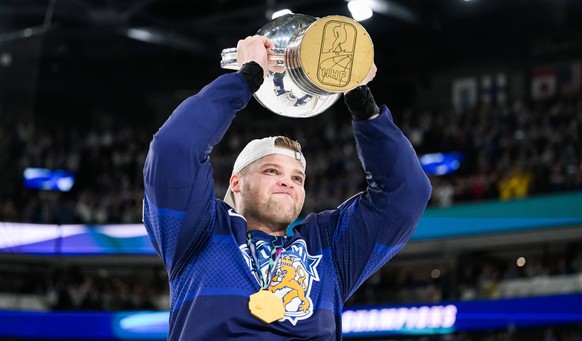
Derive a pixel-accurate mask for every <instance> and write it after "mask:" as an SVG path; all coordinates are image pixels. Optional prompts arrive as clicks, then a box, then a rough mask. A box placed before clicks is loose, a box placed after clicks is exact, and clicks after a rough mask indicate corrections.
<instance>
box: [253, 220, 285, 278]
mask: <svg viewBox="0 0 582 341" xmlns="http://www.w3.org/2000/svg"><path fill="white" fill-rule="evenodd" d="M284 242H285V237H282V238H279V237H277V236H275V239H273V240H272V241H271V253H270V255H269V267H268V268H267V280H264V278H263V272H262V271H261V265H260V264H259V257H258V256H257V248H256V245H255V242H254V240H253V236H252V235H251V232H250V231H249V232H247V245H248V247H249V250H250V251H251V256H252V263H253V267H254V268H255V271H256V272H257V274H258V276H259V281H260V282H261V283H260V284H261V289H267V288H268V287H269V285H270V284H271V281H272V279H273V271H274V270H275V264H276V262H277V258H279V254H280V253H281V251H282V249H283V243H284Z"/></svg>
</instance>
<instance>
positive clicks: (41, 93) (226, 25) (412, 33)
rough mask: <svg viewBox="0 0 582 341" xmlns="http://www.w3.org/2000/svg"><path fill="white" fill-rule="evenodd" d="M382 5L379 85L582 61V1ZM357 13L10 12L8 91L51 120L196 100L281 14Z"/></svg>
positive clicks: (162, 7)
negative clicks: (58, 112)
mask: <svg viewBox="0 0 582 341" xmlns="http://www.w3.org/2000/svg"><path fill="white" fill-rule="evenodd" d="M376 2H377V3H378V4H379V5H380V6H381V7H380V8H378V9H377V12H376V13H375V15H374V16H373V17H372V18H371V19H368V20H366V21H363V22H362V25H363V26H364V27H365V28H366V29H367V30H368V31H369V33H370V35H371V36H372V39H373V41H374V44H375V51H376V57H375V58H376V63H377V64H378V67H379V70H380V73H379V76H378V77H377V79H380V81H382V80H383V79H384V80H388V79H389V78H390V77H394V78H398V77H407V76H410V75H413V76H414V75H418V74H424V73H430V72H434V71H438V70H442V69H446V68H450V67H453V66H456V65H457V66H458V65H463V64H466V63H469V62H472V63H494V62H500V61H510V62H514V63H522V62H532V61H544V60H550V59H556V58H576V57H580V56H582V54H581V51H582V48H581V46H580V45H581V42H582V34H581V32H582V28H581V27H582V1H578V0H472V1H463V0H377V1H376ZM346 5H347V2H346V1H344V0H301V1H276V0H215V1H196V0H2V1H1V2H0V58H2V59H0V62H1V63H3V64H0V77H1V78H0V85H2V86H4V87H7V86H8V87H11V86H12V85H13V84H14V82H15V80H14V79H19V80H22V79H33V80H34V82H32V83H31V84H33V85H30V86H29V87H33V88H34V91H35V96H36V97H35V98H37V100H38V101H39V103H45V104H46V105H47V108H53V107H54V105H53V107H51V106H50V105H49V104H50V103H52V102H55V103H56V104H57V105H60V106H63V103H67V101H71V102H72V101H75V100H76V101H87V102H91V101H96V99H97V100H98V101H104V100H105V98H109V97H108V96H112V97H115V96H117V97H125V96H127V97H128V98H129V97H131V98H132V99H134V100H135V99H136V98H140V96H154V97H156V96H164V94H171V93H174V92H175V91H177V90H180V89H196V88H199V87H200V86H201V85H203V84H204V83H206V82H207V81H209V80H210V79H211V78H213V77H215V76H217V75H219V74H221V73H224V72H225V71H224V70H221V69H220V67H219V60H220V51H221V50H222V49H223V48H227V47H233V46H236V42H237V40H238V39H240V38H243V37H245V36H247V35H251V34H254V33H255V32H256V31H257V30H258V29H259V28H260V27H261V26H262V25H264V24H265V23H266V22H267V21H268V20H267V14H268V13H270V12H272V11H273V10H277V9H280V8H289V9H291V10H292V11H293V12H295V13H302V14H308V15H312V16H315V17H323V16H326V15H332V14H333V15H346V16H349V13H348V11H347V7H346ZM136 30H137V31H136ZM136 32H138V33H140V32H141V33H144V32H146V33H147V34H148V35H149V37H150V39H149V41H148V42H145V41H142V40H139V39H136V36H135V34H134V33H136ZM6 53H8V54H10V56H8V57H7V55H6ZM6 58H8V59H6ZM19 65H20V69H19ZM33 66H34V67H33ZM35 67H36V68H35ZM10 68H13V70H12V71H10ZM2 69H3V70H4V71H2ZM30 70H34V73H33V74H32V73H31V71H30ZM2 72H4V73H3V74H2ZM29 90H30V89H29ZM59 98H60V99H61V100H57V99H59ZM63 98H68V99H63ZM55 103H53V104H55Z"/></svg>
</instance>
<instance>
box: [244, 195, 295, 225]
mask: <svg viewBox="0 0 582 341" xmlns="http://www.w3.org/2000/svg"><path fill="white" fill-rule="evenodd" d="M245 201H246V202H245V204H244V206H243V212H241V214H242V215H243V216H244V217H245V218H246V219H247V220H255V221H260V222H262V223H265V224H267V225H268V226H271V227H272V228H273V230H274V231H283V230H286V229H287V226H289V225H290V224H291V223H292V222H294V221H295V220H296V219H297V217H299V213H300V212H297V211H298V210H297V209H296V208H295V206H294V207H293V208H292V209H289V210H283V209H281V207H280V205H279V204H278V203H276V202H275V201H274V200H271V199H269V200H268V201H267V202H266V203H264V204H259V203H257V202H256V201H254V200H245Z"/></svg>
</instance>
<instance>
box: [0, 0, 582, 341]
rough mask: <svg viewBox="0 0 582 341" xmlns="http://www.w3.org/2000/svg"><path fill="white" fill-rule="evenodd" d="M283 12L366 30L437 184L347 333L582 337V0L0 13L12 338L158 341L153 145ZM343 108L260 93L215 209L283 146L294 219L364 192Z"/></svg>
mask: <svg viewBox="0 0 582 341" xmlns="http://www.w3.org/2000/svg"><path fill="white" fill-rule="evenodd" d="M356 8H360V9H361V10H363V14H364V16H365V14H366V13H368V15H370V14H371V16H370V17H368V18H365V19H363V17H360V15H362V13H361V12H358V13H356V12H354V11H355V9H356ZM283 9H288V10H290V11H292V12H294V13H301V14H307V15H311V16H315V17H324V16H327V15H344V16H349V17H352V16H353V17H354V18H356V17H357V19H358V20H361V21H360V23H361V24H362V25H363V26H364V28H365V29H366V30H367V31H368V32H369V34H370V36H371V37H372V40H373V42H374V47H375V62H376V64H377V66H378V70H379V71H378V75H377V77H376V78H375V80H374V81H373V82H372V83H371V85H370V87H371V88H372V91H373V93H374V96H375V98H376V100H377V102H378V103H382V104H386V105H388V107H389V108H390V109H391V111H392V114H393V116H394V120H395V122H396V123H397V124H398V125H399V126H400V127H401V129H402V130H403V132H404V133H405V135H406V136H407V137H408V138H409V139H410V140H411V142H412V144H413V145H414V147H415V149H416V151H417V153H418V156H419V159H420V161H421V163H422V164H423V167H424V169H425V171H426V172H427V174H428V175H429V177H430V180H431V183H432V185H433V194H432V198H431V201H430V203H429V207H428V208H427V210H426V212H425V214H424V216H423V218H422V219H421V222H420V225H419V227H418V230H417V232H415V234H414V235H413V237H412V240H411V242H410V243H409V244H408V245H407V246H406V247H405V248H404V249H403V250H402V252H401V253H399V254H398V255H397V256H396V257H395V258H394V259H393V260H392V261H391V262H389V263H388V264H387V265H386V266H385V267H384V268H383V269H382V270H381V271H380V272H378V273H377V274H376V275H374V276H373V277H371V278H370V279H369V280H368V281H366V282H365V283H364V284H363V285H362V287H361V288H360V289H359V290H358V291H357V292H356V294H355V295H354V296H353V297H352V299H350V301H348V302H347V304H346V311H345V312H344V336H345V337H346V338H351V339H361V340H368V339H369V340H372V339H374V340H548V341H549V340H580V339H582V326H581V324H580V322H581V321H582V308H581V307H582V230H581V227H582V141H581V139H582V138H581V136H582V91H581V90H582V2H580V1H577V0H527V1H526V0H504V1H501V0H439V1H433V0H354V1H352V2H348V1H344V0H309V1H307V0H306V1H275V0H260V1H259V0H239V1H234V0H216V1H213V2H211V1H195V0H190V1H186V0H170V1H166V0H164V1H162V0H141V1H140V0H118V1H110V0H109V1H96V0H2V1H0V338H2V339H5V340H25V339H37V340H40V339H59V340H65V339H69V340H81V339H86V340H97V339H99V340H104V339H106V340H115V339H134V340H135V339H138V340H158V339H164V338H165V336H166V334H165V333H167V318H168V316H167V310H168V304H169V302H168V289H167V275H166V272H165V270H164V269H163V267H162V265H161V263H160V261H159V260H158V258H157V256H156V255H155V253H154V251H153V249H152V247H151V244H150V243H149V240H148V238H147V236H146V235H145V230H144V228H143V226H142V225H141V202H142V199H143V182H142V167H143V161H144V159H145V155H146V153H147V148H148V144H149V141H150V140H151V137H152V135H153V134H154V133H155V132H156V130H157V129H158V128H159V126H160V125H161V124H162V123H163V122H164V121H165V119H166V118H167V117H168V116H169V115H170V113H171V112H172V110H173V108H175V107H176V106H177V105H178V104H179V103H180V102H181V101H182V100H184V99H185V98H187V97H188V96H190V95H192V94H195V93H196V92H197V91H199V90H200V89H201V88H202V87H203V86H204V85H206V84H207V83H208V82H210V81H211V80H213V79H214V78H215V77H217V76H219V75H221V74H224V73H226V72H230V71H226V70H222V69H221V68H220V66H219V61H220V52H221V50H222V49H224V48H229V47H235V46H236V44H237V41H238V40H239V39H241V38H244V37H246V36H248V35H253V34H254V33H255V32H256V31H257V30H258V29H259V28H261V27H262V26H263V25H264V24H266V23H267V22H268V21H269V20H271V18H272V16H273V14H274V13H275V12H277V11H279V10H283ZM341 102H342V101H341V100H340V101H338V103H336V104H335V105H334V106H332V107H331V108H330V109H329V110H328V111H326V112H325V113H323V114H321V115H319V116H316V117H314V118H309V119H291V118H286V117H282V116H277V115H275V114H273V113H271V112H269V111H268V110H266V109H264V108H263V107H261V106H260V104H258V103H257V102H256V101H255V100H251V103H250V104H249V105H248V106H247V108H245V109H244V110H243V111H242V112H241V113H239V115H238V116H237V118H236V119H235V121H234V123H233V126H232V127H231V129H230V130H229V131H228V133H227V135H226V136H225V138H224V140H223V141H222V143H221V144H219V145H218V146H217V147H216V148H215V149H214V151H213V153H212V160H213V166H214V171H215V172H214V177H215V181H216V194H217V196H218V197H223V196H224V193H225V191H226V187H227V182H228V177H229V175H230V172H231V169H232V164H233V162H234V159H235V157H236V155H237V154H238V152H239V151H240V150H241V149H242V147H243V146H244V145H245V144H246V143H247V142H248V141H249V140H251V139H253V138H256V137H262V136H268V135H273V134H283V135H288V136H290V137H292V138H294V139H297V140H299V142H301V143H302V144H303V147H304V151H305V154H306V158H307V162H308V164H309V165H310V166H309V168H308V170H307V182H306V190H307V200H306V204H305V208H304V212H303V213H302V216H301V218H302V217H304V216H305V215H306V214H307V213H308V212H311V211H314V210H315V211H319V210H323V209H330V208H334V207H336V206H337V205H338V204H340V203H341V202H342V201H343V200H345V199H347V198H349V197H350V196H352V195H354V194H356V193H358V192H359V191H360V190H362V189H363V188H364V187H363V186H365V183H364V182H363V180H364V174H363V172H362V171H361V166H360V165H359V162H358V159H357V156H356V154H355V148H354V140H353V136H352V133H351V123H350V122H351V117H350V115H349V113H348V112H347V111H346V109H345V107H344V105H343V103H341ZM25 180H28V181H25Z"/></svg>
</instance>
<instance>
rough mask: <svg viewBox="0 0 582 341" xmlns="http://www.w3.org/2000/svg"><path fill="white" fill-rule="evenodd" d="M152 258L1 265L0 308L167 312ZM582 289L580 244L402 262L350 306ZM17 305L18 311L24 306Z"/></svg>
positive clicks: (159, 270) (162, 280) (163, 284)
mask: <svg viewBox="0 0 582 341" xmlns="http://www.w3.org/2000/svg"><path fill="white" fill-rule="evenodd" d="M525 253H527V252H525ZM525 253H524V254H525ZM151 257H152V259H151V261H147V262H143V263H142V264H141V265H139V266H137V265H131V263H130V262H126V261H124V259H123V257H118V259H117V260H116V261H115V262H101V263H95V264H88V265H85V266H79V265H77V266H75V265H63V264H60V263H59V261H58V259H54V262H52V261H50V260H48V262H49V263H48V264H47V263H46V262H47V260H45V261H44V262H42V263H41V262H38V261H37V262H22V261H21V262H20V265H19V266H12V267H10V266H8V267H5V268H4V269H2V268H0V308H1V306H2V304H3V303H2V298H3V297H5V295H8V296H10V297H18V296H20V297H25V296H27V295H29V296H34V297H35V300H34V302H35V304H37V302H40V305H38V306H35V307H28V308H29V309H41V310H94V311H95V310H107V311H119V310H167V309H169V301H168V296H169V295H168V290H169V289H168V284H167V283H168V278H167V273H166V272H165V270H164V268H163V266H162V265H161V263H160V262H159V260H158V259H157V258H156V257H155V256H151ZM23 264H26V265H24V266H23ZM7 269H9V270H7ZM516 281H519V283H516V284H518V285H519V288H520V289H519V290H512V289H511V284H512V283H514V282H516ZM581 285H582V244H580V242H579V241H578V242H576V243H571V244H570V245H567V247H563V249H562V250H561V251H558V252H551V253H547V254H546V255H544V256H539V255H537V256H534V255H532V256H525V257H523V259H513V258H512V259H508V258H507V257H501V256H499V254H495V253H491V254H488V255H486V254H460V255H458V256H457V257H456V258H454V259H451V260H442V261H438V260H434V261H432V262H431V263H430V264H427V263H426V260H425V261H424V263H407V262H399V261H398V259H395V260H394V261H392V262H390V263H389V264H388V265H387V266H385V267H384V268H382V269H381V270H380V271H379V272H377V273H375V274H374V275H373V276H372V277H370V278H369V279H368V280H367V281H365V282H364V283H363V284H362V286H361V287H360V288H359V289H358V290H357V291H356V292H355V294H354V295H353V296H352V297H351V298H350V299H349V300H348V302H347V303H346V305H347V306H359V305H377V304H399V303H417V304H419V303H420V304H430V303H438V302H443V301H456V300H461V301H467V300H477V299H497V298H502V297H523V296H539V295H547V294H560V293H564V294H565V293H573V292H580V291H582V286H581ZM3 295H4V296H3ZM15 295H16V296H15ZM15 299H16V300H18V299H17V298H15ZM11 304H12V308H15V307H22V305H23V304H21V303H19V302H14V303H11ZM4 308H6V307H5V306H4Z"/></svg>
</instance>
